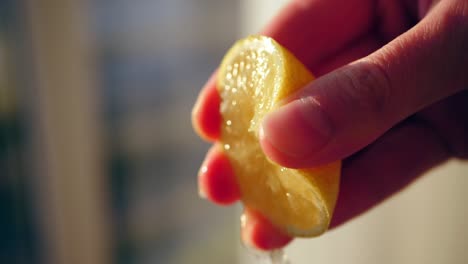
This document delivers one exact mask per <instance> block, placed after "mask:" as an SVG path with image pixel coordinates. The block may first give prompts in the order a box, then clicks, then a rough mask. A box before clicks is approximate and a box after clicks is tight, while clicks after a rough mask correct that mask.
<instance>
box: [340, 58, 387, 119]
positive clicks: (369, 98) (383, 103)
mask: <svg viewBox="0 0 468 264" xmlns="http://www.w3.org/2000/svg"><path fill="white" fill-rule="evenodd" d="M342 76H343V77H344V79H343V80H344V82H345V83H344V84H343V86H342V87H343V93H342V96H343V101H344V102H348V103H350V104H352V106H351V108H350V109H356V107H358V108H359V110H361V111H366V112H367V113H368V114H371V115H376V116H381V115H382V114H384V112H385V110H386V109H387V106H388V103H389V99H390V92H391V83H390V79H389V77H388V75H387V73H386V71H385V69H383V68H382V67H381V66H380V65H378V64H376V63H369V62H359V63H357V64H353V65H350V66H349V67H346V68H344V69H343V72H342Z"/></svg>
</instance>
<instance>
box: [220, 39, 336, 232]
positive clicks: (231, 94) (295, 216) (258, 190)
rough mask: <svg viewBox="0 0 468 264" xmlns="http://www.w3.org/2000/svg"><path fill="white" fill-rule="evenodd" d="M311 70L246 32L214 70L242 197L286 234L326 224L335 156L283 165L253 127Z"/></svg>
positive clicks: (223, 131) (225, 143)
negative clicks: (317, 163)
mask: <svg viewBox="0 0 468 264" xmlns="http://www.w3.org/2000/svg"><path fill="white" fill-rule="evenodd" d="M313 79H314V77H313V75H312V74H311V73H310V72H309V71H308V70H307V68H306V67H305V66H304V65H303V64H302V63H301V62H299V60H298V59H297V58H296V57H295V56H294V55H293V54H291V53H290V52H289V51H288V50H286V49H285V48H284V47H282V46H281V45H280V44H278V43H277V42H276V41H274V40H273V39H271V38H268V37H264V36H250V37H248V38H245V39H243V40H240V41H238V42H237V43H235V45H234V46H233V47H232V48H231V49H230V50H229V51H228V52H227V54H226V56H225V57H224V59H223V61H222V63H221V66H220V70H219V73H218V83H217V87H218V90H219V93H220V96H221V106H220V112H221V115H222V126H221V143H222V146H223V149H224V152H225V153H226V154H227V156H228V157H229V160H230V162H231V165H232V167H233V169H234V172H235V175H236V177H237V181H238V183H239V187H240V191H241V199H242V202H243V203H244V204H245V205H246V206H248V207H249V208H251V209H253V210H256V211H259V212H260V213H262V214H263V215H264V216H265V217H266V218H268V219H269V220H270V221H271V222H272V224H273V225H275V226H277V227H278V228H280V229H281V230H283V231H284V232H285V233H287V234H289V235H291V236H317V235H320V234H322V233H323V232H325V231H326V230H327V228H328V226H329V224H330V219H331V217H332V214H333V210H334V207H335V203H336V199H337V196H338V186H339V176H340V168H341V162H340V161H337V162H333V163H330V164H327V165H325V166H321V167H317V168H311V169H300V170H298V169H289V168H284V167H281V166H279V165H278V164H275V163H273V162H272V161H270V160H269V159H267V157H266V156H265V155H264V153H263V151H262V149H261V147H260V144H259V141H258V130H259V125H260V122H261V121H262V119H263V117H264V116H265V115H266V114H267V113H268V112H269V111H272V110H273V109H275V107H277V104H278V102H279V101H280V100H282V99H284V98H285V97H287V96H288V95H290V94H292V93H293V92H295V91H296V90H298V89H300V88H301V87H303V86H304V85H306V84H307V83H309V82H311V81H313Z"/></svg>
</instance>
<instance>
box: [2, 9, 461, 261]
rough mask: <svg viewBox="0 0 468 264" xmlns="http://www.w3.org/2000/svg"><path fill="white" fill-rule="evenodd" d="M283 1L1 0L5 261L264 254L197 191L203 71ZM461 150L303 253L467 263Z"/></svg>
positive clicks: (293, 251)
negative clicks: (195, 126) (244, 242)
mask: <svg viewBox="0 0 468 264" xmlns="http://www.w3.org/2000/svg"><path fill="white" fill-rule="evenodd" d="M285 2H286V1H281V0H276V1H268V0H255V1H248V0H238V1H216V0H134V1H123V0H87V1H85V0H84V1H73V0H62V1H60V0H40V1H33V0H21V1H15V0H1V1H0V263H20V264H21V263H53V264H55V263H67V264H68V263H70V264H74V263H91V264H92V263H96V264H105V263H122V264H124V263H129V264H130V263H131V264H145V263H182V264H184V263H226V264H229V263H245V264H247V263H257V259H255V258H254V257H252V256H251V255H250V254H248V252H246V250H245V249H243V248H242V246H241V243H240V238H239V234H238V231H239V223H238V216H239V210H240V209H239V208H238V207H230V208H220V207H217V206H214V205H211V204H209V203H208V202H206V201H204V200H202V199H200V198H199V197H198V192H197V185H196V174H197V171H198V168H199V165H200V162H201V161H202V159H203V156H204V153H205V151H206V150H207V148H208V144H206V143H204V142H202V141H201V140H200V139H199V138H198V137H197V136H196V135H195V134H194V132H193V131H192V128H191V124H190V111H191V107H192V105H193V103H194V101H195V98H196V96H197V94H198V91H199V89H200V87H201V86H202V85H203V83H204V82H205V80H206V79H207V77H208V76H209V75H210V73H211V72H212V71H213V70H214V69H215V67H216V66H217V64H218V63H219V61H220V59H221V58H222V55H223V54H224V52H225V51H226V50H227V48H229V47H230V45H231V44H232V43H233V42H234V41H235V40H236V39H237V38H239V37H241V36H245V35H247V34H250V33H255V32H257V31H258V30H259V29H260V28H261V26H262V25H263V24H264V23H265V22H266V21H267V20H268V19H269V18H270V17H271V16H273V15H274V14H275V13H276V11H277V9H278V8H279V7H280V6H281V5H283V4H284V3H285ZM467 168H468V167H467V165H466V164H462V163H460V162H455V161H453V162H450V163H448V164H446V165H444V166H442V167H440V168H437V169H435V170H433V171H431V172H430V173H429V174H428V175H427V177H424V179H422V180H421V181H418V183H417V184H413V185H412V186H410V187H409V188H408V189H406V190H405V191H403V192H402V193H401V194H399V195H397V196H395V197H394V198H392V199H390V200H389V201H387V202H386V203H384V205H383V206H381V207H379V208H378V209H374V210H372V211H371V212H370V213H369V214H366V215H365V216H362V217H360V218H358V219H356V220H354V221H352V222H350V223H349V224H346V225H345V226H343V227H341V228H339V229H337V230H334V231H332V232H330V233H329V234H326V235H325V236H323V237H321V238H318V239H314V240H298V241H295V242H294V243H293V244H292V245H291V246H289V247H288V248H287V249H286V251H287V254H288V255H289V257H290V258H291V259H292V263H311V262H322V263H344V262H347V263H361V264H362V263H369V264H370V263H426V264H427V263H468V252H467V251H466V249H465V248H466V243H467V242H468V226H467V224H466V223H465V222H466V219H467V216H468V207H467V206H465V203H466V195H465V190H466V188H468V177H467V176H468V173H467V172H468V169H467Z"/></svg>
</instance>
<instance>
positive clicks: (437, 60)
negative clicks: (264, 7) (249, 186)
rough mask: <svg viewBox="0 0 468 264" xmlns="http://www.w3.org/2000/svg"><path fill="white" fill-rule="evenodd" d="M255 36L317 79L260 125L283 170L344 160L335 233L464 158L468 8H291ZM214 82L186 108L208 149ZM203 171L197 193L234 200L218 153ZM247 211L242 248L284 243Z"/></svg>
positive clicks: (467, 153) (390, 3)
mask: <svg viewBox="0 0 468 264" xmlns="http://www.w3.org/2000/svg"><path fill="white" fill-rule="evenodd" d="M419 18H422V19H421V20H420V21H419V22H418V20H419ZM262 34H264V35H268V36H271V37H273V38H274V39H276V40H277V41H278V42H279V43H281V44H282V45H284V46H285V47H287V48H288V49H289V50H291V51H292V52H293V53H294V54H295V55H296V56H297V57H298V58H299V59H300V60H301V61H302V62H303V63H305V64H306V66H307V67H308V68H309V69H310V70H311V71H312V72H313V73H314V74H315V75H317V76H319V77H320V78H318V79H317V80H316V81H314V82H312V83H311V84H309V85H307V86H306V87H304V88H303V89H302V90H301V91H299V92H298V93H297V94H295V95H293V96H292V97H291V100H290V102H289V103H287V104H286V105H284V106H282V107H281V108H279V109H278V110H275V112H273V113H270V114H269V115H267V116H266V117H265V119H264V121H263V124H262V128H263V130H264V134H263V135H264V136H263V137H262V138H260V143H261V145H262V148H263V151H264V152H265V154H266V155H267V156H268V157H269V158H270V159H272V160H274V161H276V162H277V163H279V164H281V165H283V166H286V167H292V168H306V167H313V166H317V165H320V164H323V163H327V162H331V161H335V160H339V159H343V171H342V182H341V190H340V196H339V199H338V202H337V208H336V209H335V215H334V218H333V220H332V227H336V226H338V225H340V224H342V223H344V222H346V221H348V220H349V219H351V218H353V217H355V216H358V215H360V214H361V213H363V212H365V211H367V210H369V209H370V208H371V207H373V206H375V205H377V204H379V203H380V202H381V201H383V200H384V199H386V198H387V197H389V196H391V195H392V194H394V193H396V192H398V191H399V190H401V189H402V188H404V187H405V186H406V185H408V184H409V183H410V182H412V181H413V180H415V179H416V178H417V177H418V176H420V175H422V174H423V173H424V172H426V171H427V170H429V169H430V168H432V167H434V166H437V165H438V164H441V163H442V162H444V161H446V160H447V159H449V158H460V159H468V117H467V116H468V90H467V88H468V1H466V0H445V1H423V0H420V1H411V0H407V1H395V0H381V1H371V0H367V1H363V0H361V1H358V0H350V1H338V0H307V1H292V2H291V3H289V4H288V5H287V6H286V7H285V8H284V9H283V10H282V11H281V12H280V13H279V15H278V16H277V17H275V18H274V19H273V20H272V21H271V23H270V24H268V25H267V27H266V28H265V30H264V31H263V32H262ZM215 78H216V73H215V74H214V75H213V76H212V77H211V79H210V80H209V81H208V83H207V84H206V85H205V87H204V88H203V90H202V92H201V93H200V96H199V98H198V101H197V103H196V105H195V107H194V110H193V123H194V127H195V128H196V130H197V131H198V132H199V134H200V135H201V136H202V137H204V138H205V139H208V140H210V141H216V140H217V139H219V133H220V120H221V117H220V114H219V102H220V99H219V95H218V94H217V91H216V88H215ZM299 99H302V100H299ZM304 116H306V118H304ZM286 127H287V128H288V129H284V128H286ZM204 166H205V168H208V169H209V170H208V171H209V173H201V176H200V189H201V192H202V193H204V194H205V195H206V196H207V197H208V198H209V199H211V200H212V201H214V202H217V203H221V204H229V203H232V202H234V201H236V200H238V199H239V190H238V189H237V187H236V181H235V177H234V175H233V172H232V170H230V168H229V164H228V162H226V158H225V157H224V156H223V154H222V153H221V152H220V151H218V150H217V149H216V147H214V148H213V149H212V150H211V151H210V152H209V153H208V155H207V157H206V160H205V162H204ZM247 213H248V215H249V217H248V218H247V219H248V220H247V223H245V225H243V231H242V236H243V238H244V240H245V241H246V242H247V243H249V244H251V245H253V246H256V247H259V248H262V249H272V248H276V247H281V246H284V245H285V244H287V243H288V242H289V241H290V238H288V237H287V236H285V235H283V234H281V232H279V231H278V230H276V229H275V228H274V227H273V226H271V224H269V223H268V221H266V220H265V219H264V218H263V217H262V216H260V215H258V214H255V213H252V212H250V211H249V210H247Z"/></svg>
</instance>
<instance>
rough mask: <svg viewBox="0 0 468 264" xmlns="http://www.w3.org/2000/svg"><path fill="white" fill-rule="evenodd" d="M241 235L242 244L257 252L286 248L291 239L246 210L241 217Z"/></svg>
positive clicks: (256, 214) (268, 222) (259, 215)
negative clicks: (257, 250)
mask: <svg viewBox="0 0 468 264" xmlns="http://www.w3.org/2000/svg"><path fill="white" fill-rule="evenodd" d="M241 228H242V229H241V235H242V240H243V241H244V243H245V244H246V245H247V246H249V247H252V248H255V249H259V250H273V249H278V248H282V247H284V246H286V245H287V244H289V243H290V242H291V241H292V238H291V237H290V236H288V235H286V234H284V233H283V232H282V231H280V230H279V229H278V228H277V227H275V226H273V225H272V224H271V223H270V221H268V220H267V219H266V218H265V217H263V216H262V215H261V214H260V213H258V212H256V211H254V210H252V209H248V208H246V209H245V211H244V214H243V215H242V216H241Z"/></svg>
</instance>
